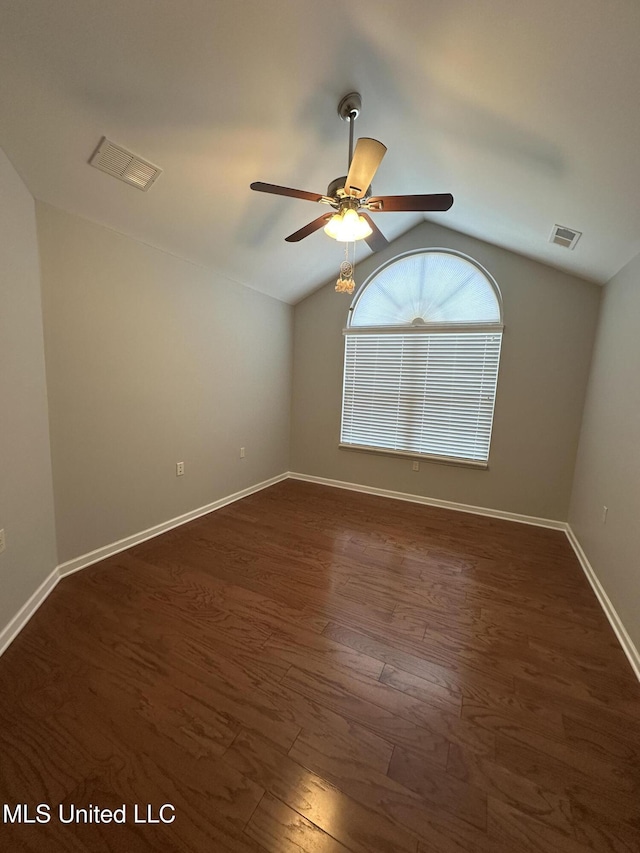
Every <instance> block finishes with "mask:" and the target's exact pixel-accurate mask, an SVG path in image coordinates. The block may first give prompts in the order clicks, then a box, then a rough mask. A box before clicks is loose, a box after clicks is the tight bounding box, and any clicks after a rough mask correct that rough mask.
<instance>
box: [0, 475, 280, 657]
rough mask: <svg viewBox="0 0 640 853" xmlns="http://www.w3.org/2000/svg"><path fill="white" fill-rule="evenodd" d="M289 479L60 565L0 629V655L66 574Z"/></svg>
mask: <svg viewBox="0 0 640 853" xmlns="http://www.w3.org/2000/svg"><path fill="white" fill-rule="evenodd" d="M287 476H288V475H287V474H286V473H284V474H279V475H278V476H277V477H271V479H270V480H264V481H263V482H262V483H256V484H255V485H253V486H249V487H248V488H246V489H242V490H241V491H239V492H235V493H234V494H233V495H228V496H227V497H224V498H220V500H217V501H213V503H210V504H207V505H206V506H202V507H199V508H198V509H194V510H191V512H186V513H184V515H180V516H177V517H176V518H172V519H170V520H169V521H165V522H163V523H162V524H156V525H155V526H154V527H149V528H148V529H147V530H143V531H141V532H140V533H134V534H133V535H132V536H127V537H125V538H124V539H120V540H118V541H117V542H113V543H112V544H111V545H105V546H104V547H102V548H97V549H96V550H95V551H91V552H90V553H88V554H83V555H82V556H80V557H76V558H75V559H74V560H68V561H67V562H66V563H62V564H61V565H59V566H57V567H56V568H55V569H54V570H53V571H52V572H51V574H50V575H49V577H48V578H47V579H46V580H45V581H44V582H43V583H42V584H41V585H40V586H39V587H38V589H37V590H36V591H35V592H34V593H33V595H32V596H31V597H30V598H29V600H28V601H27V602H26V603H25V604H24V605H23V606H22V607H21V608H20V610H19V611H18V612H17V613H16V615H15V616H14V617H13V619H11V621H10V622H9V623H8V625H6V626H5V627H4V628H2V629H0V655H2V653H3V652H4V651H6V649H7V648H8V647H9V645H10V644H11V642H12V641H13V640H14V639H15V638H16V637H17V636H18V634H19V633H20V631H21V630H22V629H23V628H24V626H25V625H26V624H27V622H28V621H29V619H31V617H32V616H33V614H34V613H35V612H36V610H37V609H38V607H40V605H41V604H42V603H43V602H44V600H45V599H46V598H47V596H48V595H49V593H50V592H51V591H52V590H53V589H54V587H55V586H56V585H57V583H58V582H59V581H60V580H62V578H64V577H66V576H67V575H71V574H73V573H74V572H78V571H80V569H85V568H86V567H87V566H91V565H92V564H93V563H98V562H99V561H100V560H104V559H105V558H106V557H110V556H112V555H113V554H118V553H119V552H120V551H125V550H126V549H127V548H131V547H132V546H133V545H138V544H139V543H140V542H144V541H146V540H147V539H152V538H153V537H154V536H159V535H160V534H161V533H166V531H167V530H171V529H173V528H174V527H179V526H180V525H181V524H186V523H187V522H188V521H193V520H194V519H195V518H199V517H200V516H201V515H207V513H209V512H214V511H215V510H217V509H222V507H223V506H227V504H230V503H234V502H235V501H239V500H240V499H241V498H246V497H248V495H252V494H254V492H260V491H262V489H266V488H268V487H269V486H273V485H274V484H275V483H279V482H280V481H281V480H286V479H287Z"/></svg>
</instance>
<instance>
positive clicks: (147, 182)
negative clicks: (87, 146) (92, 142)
mask: <svg viewBox="0 0 640 853" xmlns="http://www.w3.org/2000/svg"><path fill="white" fill-rule="evenodd" d="M89 163H90V164H91V165H92V166H95V167H96V169H100V171H102V172H106V173H107V174H108V175H113V176H114V177H115V178H120V180H121V181H125V182H126V183H127V184H131V186H132V187H137V188H138V189H139V190H148V189H149V187H150V186H151V184H153V183H154V181H155V180H156V178H157V177H158V176H159V175H161V174H162V169H160V168H158V166H154V165H153V164H152V163H148V162H147V161H146V160H142V159H141V158H140V157H137V156H136V155H135V154H132V153H131V151H127V149H126V148H121V147H120V145H116V144H115V143H114V142H110V141H109V140H108V139H107V137H106V136H103V137H102V141H101V142H100V145H98V147H97V149H96V151H95V153H94V154H93V156H92V157H91V159H90V160H89Z"/></svg>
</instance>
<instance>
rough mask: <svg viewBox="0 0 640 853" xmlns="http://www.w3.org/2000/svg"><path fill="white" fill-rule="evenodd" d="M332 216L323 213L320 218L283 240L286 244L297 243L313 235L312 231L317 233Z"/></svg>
mask: <svg viewBox="0 0 640 853" xmlns="http://www.w3.org/2000/svg"><path fill="white" fill-rule="evenodd" d="M332 216H333V214H332V213H323V214H322V216H319V217H318V218H317V219H314V220H313V222H310V223H309V224H308V225H305V226H304V228H301V229H300V230H299V231H294V233H293V234H289V236H288V237H285V238H284V239H285V240H286V241H287V243H297V242H298V241H299V240H304V238H305V237H308V236H309V234H313V232H314V231H318V230H319V229H320V228H322V226H323V225H326V224H327V222H328V221H329V220H330V219H331V217H332Z"/></svg>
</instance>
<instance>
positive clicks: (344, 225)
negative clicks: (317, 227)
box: [324, 208, 373, 243]
mask: <svg viewBox="0 0 640 853" xmlns="http://www.w3.org/2000/svg"><path fill="white" fill-rule="evenodd" d="M324 233H325V234H328V235H329V237H333V239H334V240H338V241H340V242H341V243H353V242H355V241H356V240H363V239H364V238H365V237H368V236H369V235H370V234H371V233H373V232H372V231H371V226H370V225H369V223H368V222H367V220H366V219H365V218H364V216H360V215H359V214H358V213H356V211H355V210H353V209H352V208H347V210H345V211H342V213H334V214H333V216H332V217H331V219H330V220H329V221H328V222H327V224H326V225H325V226H324Z"/></svg>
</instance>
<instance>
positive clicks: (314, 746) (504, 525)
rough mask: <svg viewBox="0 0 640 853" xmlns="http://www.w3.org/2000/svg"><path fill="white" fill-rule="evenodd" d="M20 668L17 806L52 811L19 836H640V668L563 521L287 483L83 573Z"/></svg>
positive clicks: (5, 706) (18, 661)
mask: <svg viewBox="0 0 640 853" xmlns="http://www.w3.org/2000/svg"><path fill="white" fill-rule="evenodd" d="M0 686H1V691H0V809H2V807H3V804H5V803H6V804H8V805H9V806H10V807H11V810H12V811H13V810H14V808H15V806H16V805H17V804H19V803H24V804H27V805H28V806H29V814H30V817H33V814H34V810H35V807H36V806H37V805H38V804H40V803H43V804H49V805H50V806H51V807H52V819H51V821H50V822H49V823H46V824H38V823H36V824H24V823H22V824H18V823H10V822H7V821H6V819H5V822H4V823H0V849H2V850H7V851H11V853H22V852H23V851H25V853H41V851H46V853H58V851H60V853H83V851H90V853H98V851H100V853H101V851H105V853H107V851H109V853H116V851H118V853H139V851H160V850H162V851H187V853H205V851H207V853H209V851H213V853H218V851H241V853H244V852H245V851H246V853H249V851H253V852H254V853H256V852H257V851H262V853H265V851H270V853H294V851H296V853H301V851H302V852H303V853H347V851H351V853H521V851H522V853H558V851H560V852H562V851H567V853H588V851H591V853H599V851H603V853H604V851H607V853H632V851H635V853H638V851H640V685H638V683H637V681H636V679H635V677H634V675H633V672H632V670H631V668H630V666H629V664H628V662H627V661H626V659H625V657H624V655H623V653H622V651H621V649H620V647H619V645H618V643H617V641H616V639H615V637H614V635H613V632H612V631H611V629H610V627H609V625H608V624H607V622H606V620H605V617H604V615H603V614H602V612H601V610H600V607H599V605H598V603H597V601H596V599H595V597H594V595H593V593H592V591H591V589H590V587H589V586H588V584H587V582H586V580H585V578H584V576H583V574H582V571H581V569H580V567H579V565H578V563H577V561H576V559H575V557H574V555H573V552H572V551H571V548H570V546H569V544H568V542H567V540H566V538H565V536H564V535H563V534H562V533H561V532H559V531H553V530H546V529H542V528H533V527H528V526H525V525H521V524H517V523H511V522H505V521H498V520H494V519H490V518H483V517H478V516H471V515H466V514H463V513H457V512H450V511H445V510H441V509H432V508H429V507H424V506H419V505H415V504H409V503H403V502H399V501H393V500H388V499H384V498H378V497H372V496H367V495H362V494H357V493H353V492H347V491H342V490H339V489H330V488H327V487H322V486H316V485H312V484H308V483H302V482H296V481H291V480H289V481H285V482H283V483H280V484H278V485H276V486H273V487H272V488H270V489H268V490H265V491H263V492H260V493H258V494H256V495H253V496H251V497H248V498H245V499H244V500H242V501H239V502H237V503H235V504H232V505H230V506H228V507H225V508H224V509H222V510H219V511H218V512H215V513H213V514H211V515H209V516H206V517H203V518H201V519H198V520H197V521H194V522H192V523H190V524H188V525H186V526H183V527H181V528H179V529H176V530H174V531H172V532H170V533H167V534H165V535H163V536H161V537H158V538H156V539H153V540H150V541H149V542H146V543H144V544H142V545H139V546H137V547H135V548H132V549H131V550H129V551H127V552H123V553H122V554H119V555H117V556H115V557H112V558H110V559H108V560H105V561H104V562H102V563H99V564H97V565H95V566H92V567H91V568H89V569H86V570H84V571H82V572H80V573H78V574H76V575H73V576H71V577H69V578H67V579H65V580H63V581H62V582H61V583H60V584H59V585H58V587H57V588H56V589H55V590H54V592H53V593H52V595H51V596H50V597H49V599H48V600H47V601H46V602H45V604H44V605H43V606H42V608H41V609H40V610H39V611H38V612H37V613H36V615H35V616H34V617H33V619H32V620H31V622H30V623H29V624H28V625H27V627H26V628H25V629H24V631H23V632H22V633H21V634H20V635H19V637H18V638H17V639H16V640H15V642H14V643H13V645H12V646H11V647H10V648H9V649H8V650H7V652H6V653H5V655H4V656H3V657H2V658H0ZM165 803H169V804H171V805H172V806H174V808H175V815H176V818H175V821H174V822H173V823H171V824H166V825H165V824H162V823H160V824H141V823H135V822H134V819H133V808H134V804H138V805H139V806H140V807H141V809H142V810H146V808H147V804H150V805H151V806H152V807H153V809H154V810H155V812H156V814H157V810H158V809H159V808H160V806H162V805H163V804H165ZM59 804H62V806H63V809H64V810H65V811H64V812H63V813H64V814H65V815H68V814H69V809H70V808H71V807H72V806H75V807H76V808H87V807H88V806H89V805H90V804H91V805H98V806H99V807H100V808H101V809H107V808H108V809H114V808H118V807H121V806H122V805H123V804H125V805H126V806H127V821H126V823H124V824H121V825H120V824H118V825H116V824H113V823H112V824H103V823H93V824H83V823H79V824H61V823H60V822H59V820H58V806H59ZM143 813H144V812H143ZM1 817H2V815H0V818H1ZM5 818H6V815H5Z"/></svg>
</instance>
